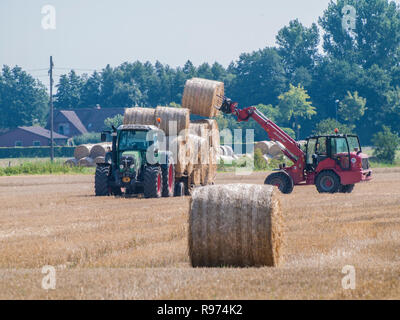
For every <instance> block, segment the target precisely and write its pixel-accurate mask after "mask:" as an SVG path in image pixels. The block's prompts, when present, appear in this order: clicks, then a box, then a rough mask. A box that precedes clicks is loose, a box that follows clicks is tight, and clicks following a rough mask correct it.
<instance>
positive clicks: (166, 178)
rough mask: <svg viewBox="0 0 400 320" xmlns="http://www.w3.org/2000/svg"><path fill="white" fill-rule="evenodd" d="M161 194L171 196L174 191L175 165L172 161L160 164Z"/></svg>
mask: <svg viewBox="0 0 400 320" xmlns="http://www.w3.org/2000/svg"><path fill="white" fill-rule="evenodd" d="M161 170H162V180H163V187H162V196H163V197H173V196H174V191H175V167H174V165H173V164H172V163H169V164H166V165H162V166H161Z"/></svg>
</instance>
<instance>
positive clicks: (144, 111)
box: [124, 107, 156, 125]
mask: <svg viewBox="0 0 400 320" xmlns="http://www.w3.org/2000/svg"><path fill="white" fill-rule="evenodd" d="M155 111H156V110H155V109H153V108H139V107H134V108H127V109H125V115H124V125H129V124H143V125H155V123H156V122H155V116H154V114H155Z"/></svg>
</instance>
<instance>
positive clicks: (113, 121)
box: [104, 114, 124, 129]
mask: <svg viewBox="0 0 400 320" xmlns="http://www.w3.org/2000/svg"><path fill="white" fill-rule="evenodd" d="M123 122H124V116H123V115H122V114H117V115H116V116H115V117H112V118H107V119H106V120H104V126H105V127H106V129H111V128H112V126H114V127H115V128H118V127H119V126H120V125H122V123H123Z"/></svg>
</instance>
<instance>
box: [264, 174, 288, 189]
mask: <svg viewBox="0 0 400 320" xmlns="http://www.w3.org/2000/svg"><path fill="white" fill-rule="evenodd" d="M264 184H268V185H271V186H276V187H278V189H279V190H280V191H281V192H282V193H283V194H290V193H292V192H293V189H294V184H293V180H292V178H290V177H289V176H288V175H287V174H285V173H283V172H275V173H273V174H271V175H269V176H268V177H267V179H265V182H264Z"/></svg>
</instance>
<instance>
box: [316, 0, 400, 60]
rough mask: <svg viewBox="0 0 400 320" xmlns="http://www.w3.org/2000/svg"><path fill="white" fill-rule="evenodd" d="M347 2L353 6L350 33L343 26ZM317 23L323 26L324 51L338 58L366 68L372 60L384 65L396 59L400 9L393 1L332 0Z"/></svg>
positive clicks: (399, 38) (399, 32)
mask: <svg viewBox="0 0 400 320" xmlns="http://www.w3.org/2000/svg"><path fill="white" fill-rule="evenodd" d="M346 5H351V6H353V7H354V8H355V16H356V25H355V29H354V30H353V33H349V32H346V31H345V30H344V29H343V28H342V21H343V17H344V14H343V9H344V7H345V6H346ZM319 24H320V25H321V27H322V28H323V29H324V49H325V51H326V52H327V53H328V54H329V55H331V56H333V57H335V58H337V59H346V60H347V61H349V62H355V63H357V64H360V65H362V66H364V67H367V68H369V67H371V66H372V65H373V64H377V65H378V66H380V67H384V66H392V65H393V64H394V63H396V62H398V48H399V45H400V13H399V11H398V9H397V7H396V3H395V2H394V1H390V2H389V1H387V0H338V1H331V2H330V3H329V6H328V8H327V9H326V10H325V12H324V14H323V16H322V17H321V18H320V19H319Z"/></svg>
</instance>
